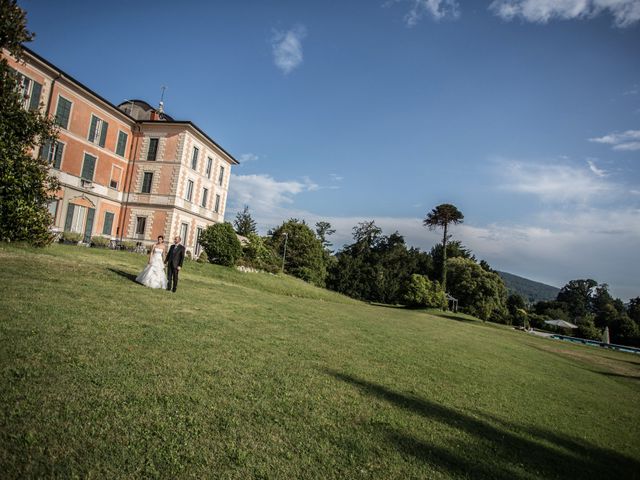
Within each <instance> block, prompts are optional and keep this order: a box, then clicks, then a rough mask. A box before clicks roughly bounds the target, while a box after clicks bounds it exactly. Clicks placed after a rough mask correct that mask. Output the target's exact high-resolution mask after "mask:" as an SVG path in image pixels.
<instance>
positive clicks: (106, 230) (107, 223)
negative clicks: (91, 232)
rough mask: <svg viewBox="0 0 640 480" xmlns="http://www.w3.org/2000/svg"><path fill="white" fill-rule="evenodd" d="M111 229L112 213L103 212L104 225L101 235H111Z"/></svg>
mask: <svg viewBox="0 0 640 480" xmlns="http://www.w3.org/2000/svg"><path fill="white" fill-rule="evenodd" d="M112 229H113V213H111V212H105V214H104V226H103V227H102V234H103V235H111V230H112Z"/></svg>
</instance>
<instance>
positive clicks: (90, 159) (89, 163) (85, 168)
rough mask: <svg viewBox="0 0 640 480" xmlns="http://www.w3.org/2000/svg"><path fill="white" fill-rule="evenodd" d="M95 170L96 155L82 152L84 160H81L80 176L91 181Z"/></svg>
mask: <svg viewBox="0 0 640 480" xmlns="http://www.w3.org/2000/svg"><path fill="white" fill-rule="evenodd" d="M95 170H96V157H94V156H93V155H89V154H88V153H85V154H84V161H83V162H82V173H81V174H80V177H81V178H82V179H84V180H89V181H90V182H92V181H93V174H94V172H95Z"/></svg>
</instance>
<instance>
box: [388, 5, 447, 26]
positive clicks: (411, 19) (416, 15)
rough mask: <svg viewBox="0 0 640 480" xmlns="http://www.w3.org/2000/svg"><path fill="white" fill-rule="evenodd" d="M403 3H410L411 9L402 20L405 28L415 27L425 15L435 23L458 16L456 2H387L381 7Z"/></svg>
mask: <svg viewBox="0 0 640 480" xmlns="http://www.w3.org/2000/svg"><path fill="white" fill-rule="evenodd" d="M405 1H407V2H409V3H411V8H410V9H409V11H408V12H407V14H406V15H405V16H404V19H403V20H404V23H405V24H406V25H407V27H415V26H416V25H417V24H418V22H420V20H422V19H423V18H424V16H425V15H429V16H431V17H432V18H433V19H434V20H436V21H438V20H443V19H445V18H452V19H455V18H458V17H459V16H460V8H459V5H458V1H457V0H389V1H387V2H385V3H384V4H383V5H384V6H386V7H388V6H391V5H393V4H395V3H404V2H405Z"/></svg>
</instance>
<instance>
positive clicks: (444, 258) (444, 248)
mask: <svg viewBox="0 0 640 480" xmlns="http://www.w3.org/2000/svg"><path fill="white" fill-rule="evenodd" d="M447 226H448V225H447V224H446V223H445V224H444V235H443V236H442V289H443V290H444V291H445V293H446V292H447Z"/></svg>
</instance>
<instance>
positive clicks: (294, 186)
mask: <svg viewBox="0 0 640 480" xmlns="http://www.w3.org/2000/svg"><path fill="white" fill-rule="evenodd" d="M312 186H313V184H311V186H310V185H309V184H308V183H307V182H298V181H285V182H281V181H278V180H275V179H274V178H273V177H271V176H269V175H263V174H261V175H232V176H231V182H230V191H229V202H230V206H231V207H232V208H234V207H241V206H242V205H249V206H250V207H251V208H252V209H254V210H256V211H261V212H262V211H264V212H268V211H270V210H275V209H279V208H281V207H282V206H283V205H287V204H291V203H293V197H294V196H295V195H297V194H299V193H302V192H304V191H307V190H310V187H312Z"/></svg>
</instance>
